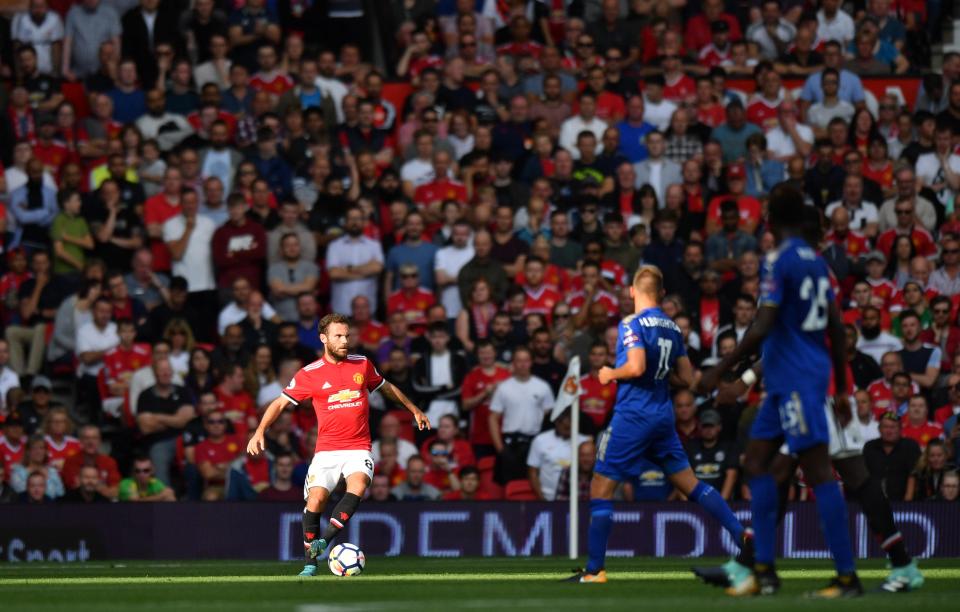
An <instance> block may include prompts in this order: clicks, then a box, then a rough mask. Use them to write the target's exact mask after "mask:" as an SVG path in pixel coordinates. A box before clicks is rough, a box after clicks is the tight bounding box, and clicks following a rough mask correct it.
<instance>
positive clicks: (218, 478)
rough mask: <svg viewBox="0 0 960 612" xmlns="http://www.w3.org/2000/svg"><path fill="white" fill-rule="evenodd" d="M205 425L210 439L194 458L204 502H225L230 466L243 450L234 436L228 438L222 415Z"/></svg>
mask: <svg viewBox="0 0 960 612" xmlns="http://www.w3.org/2000/svg"><path fill="white" fill-rule="evenodd" d="M203 425H204V429H205V430H206V432H207V437H206V438H205V439H204V440H203V441H202V442H200V443H199V444H197V446H196V448H195V449H194V451H193V452H194V455H193V456H194V461H195V462H196V464H197V470H198V471H199V472H200V476H201V477H202V478H203V496H202V499H203V500H204V501H217V500H219V499H223V496H224V483H225V482H226V478H227V471H228V470H229V469H230V464H231V463H233V461H234V459H236V458H237V457H238V456H240V455H241V454H242V452H243V449H242V448H241V446H240V443H239V442H238V441H237V440H236V439H235V438H234V437H233V436H228V435H227V433H226V431H227V417H226V416H224V414H223V413H222V412H219V411H216V412H212V413H210V414H208V415H207V416H206V418H205V419H204V423H203Z"/></svg>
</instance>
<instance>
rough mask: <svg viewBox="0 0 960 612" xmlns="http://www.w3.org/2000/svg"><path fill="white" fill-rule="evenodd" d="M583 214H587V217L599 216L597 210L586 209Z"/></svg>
mask: <svg viewBox="0 0 960 612" xmlns="http://www.w3.org/2000/svg"><path fill="white" fill-rule="evenodd" d="M583 214H585V215H595V214H597V209H596V208H584V209H583Z"/></svg>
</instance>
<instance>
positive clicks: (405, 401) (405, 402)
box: [380, 381, 430, 431]
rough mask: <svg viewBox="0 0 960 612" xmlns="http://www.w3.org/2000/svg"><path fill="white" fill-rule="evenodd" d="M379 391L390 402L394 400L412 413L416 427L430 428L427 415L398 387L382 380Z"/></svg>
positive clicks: (421, 428) (421, 429)
mask: <svg viewBox="0 0 960 612" xmlns="http://www.w3.org/2000/svg"><path fill="white" fill-rule="evenodd" d="M380 393H382V394H383V397H385V398H387V399H388V400H390V401H392V402H396V403H398V404H400V405H401V406H403V407H404V408H406V409H407V410H409V411H410V414H412V415H413V418H414V420H416V422H417V427H418V428H419V429H420V431H423V430H424V429H430V419H428V418H427V415H425V414H423V412H421V410H420V409H419V408H417V405H416V404H414V403H413V402H412V401H410V398H408V397H407V396H406V395H405V394H404V392H403V391H401V390H400V389H398V388H397V387H396V386H395V385H394V384H393V383H391V382H390V381H384V382H383V386H382V387H380Z"/></svg>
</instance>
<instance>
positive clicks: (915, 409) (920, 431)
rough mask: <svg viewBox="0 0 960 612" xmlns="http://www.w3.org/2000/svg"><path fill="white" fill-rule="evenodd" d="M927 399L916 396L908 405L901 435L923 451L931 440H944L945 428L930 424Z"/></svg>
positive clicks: (937, 424)
mask: <svg viewBox="0 0 960 612" xmlns="http://www.w3.org/2000/svg"><path fill="white" fill-rule="evenodd" d="M929 417H930V414H929V410H928V409H927V398H926V397H924V396H922V395H914V396H913V397H911V398H910V401H909V402H908V403H907V414H906V415H904V417H903V428H902V429H901V434H902V436H903V437H904V438H909V439H911V440H913V441H914V442H916V443H917V444H919V445H920V449H921V450H923V449H925V448H926V447H927V444H928V443H929V442H930V441H931V440H939V439H941V438H943V426H942V425H940V424H939V423H931V422H930V418H929Z"/></svg>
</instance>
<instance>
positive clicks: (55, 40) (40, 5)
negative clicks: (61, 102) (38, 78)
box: [10, 0, 64, 74]
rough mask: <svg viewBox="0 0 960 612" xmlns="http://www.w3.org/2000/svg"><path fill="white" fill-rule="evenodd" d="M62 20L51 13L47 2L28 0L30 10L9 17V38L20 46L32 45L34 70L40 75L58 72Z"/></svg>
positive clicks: (61, 43)
mask: <svg viewBox="0 0 960 612" xmlns="http://www.w3.org/2000/svg"><path fill="white" fill-rule="evenodd" d="M63 34H64V31H63V20H62V19H61V18H60V15H58V14H57V12H56V11H51V10H50V8H49V7H48V6H47V0H30V8H29V9H28V10H26V11H22V12H19V13H17V14H16V15H14V16H13V21H12V22H11V23H10V38H11V39H12V40H13V41H14V42H16V43H19V44H20V45H32V46H33V49H34V50H35V51H36V52H37V68H38V69H39V70H40V72H41V73H43V74H54V73H57V72H59V70H58V68H59V64H60V58H61V53H62V50H63Z"/></svg>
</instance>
